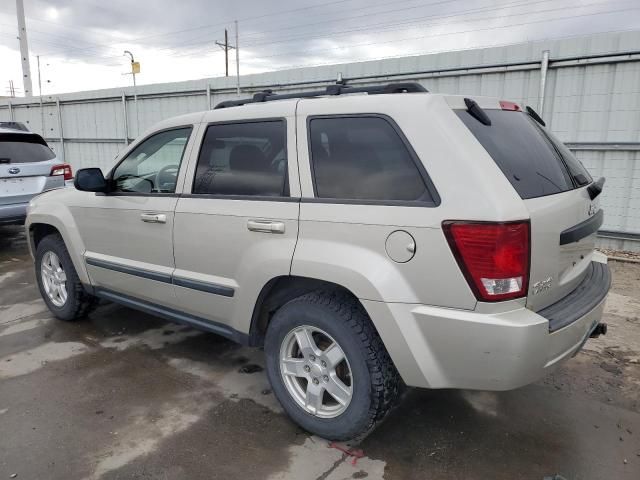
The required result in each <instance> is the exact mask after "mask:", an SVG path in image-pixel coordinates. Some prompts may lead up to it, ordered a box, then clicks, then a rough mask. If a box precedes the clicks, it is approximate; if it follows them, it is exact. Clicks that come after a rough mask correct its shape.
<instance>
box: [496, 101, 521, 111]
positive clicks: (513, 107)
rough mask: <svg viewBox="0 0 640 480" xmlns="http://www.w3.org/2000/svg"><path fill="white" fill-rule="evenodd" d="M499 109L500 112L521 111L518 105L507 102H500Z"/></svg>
mask: <svg viewBox="0 0 640 480" xmlns="http://www.w3.org/2000/svg"><path fill="white" fill-rule="evenodd" d="M500 108H502V110H511V111H513V112H521V111H522V109H521V108H520V105H518V104H517V103H515V102H509V101H508V100H500Z"/></svg>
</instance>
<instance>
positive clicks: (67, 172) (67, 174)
mask: <svg viewBox="0 0 640 480" xmlns="http://www.w3.org/2000/svg"><path fill="white" fill-rule="evenodd" d="M54 175H64V179H65V180H73V171H72V170H71V165H69V164H68V163H61V164H60V165H54V166H53V167H51V176H54Z"/></svg>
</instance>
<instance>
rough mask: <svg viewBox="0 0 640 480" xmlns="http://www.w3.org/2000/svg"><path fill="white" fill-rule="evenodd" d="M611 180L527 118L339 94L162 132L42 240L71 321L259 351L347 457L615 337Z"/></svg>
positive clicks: (71, 195) (300, 414) (48, 210)
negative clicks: (406, 419)
mask: <svg viewBox="0 0 640 480" xmlns="http://www.w3.org/2000/svg"><path fill="white" fill-rule="evenodd" d="M603 182H604V180H603V179H601V180H599V181H593V180H592V178H591V177H590V176H589V174H588V173H587V171H586V170H585V169H584V167H583V166H582V165H581V164H580V163H579V162H578V161H577V160H576V159H575V158H574V157H573V155H572V154H571V153H570V152H569V151H568V150H567V148H566V147H565V146H564V145H563V144H562V143H561V142H559V141H558V140H557V139H556V138H555V137H554V136H553V135H552V134H551V133H550V132H548V131H547V130H546V129H545V128H544V122H543V121H542V119H540V117H539V116H538V115H537V114H536V113H535V112H534V111H533V110H531V109H530V108H526V109H525V110H524V111H523V110H522V109H521V107H520V106H518V105H516V104H514V103H512V102H506V101H500V100H497V99H493V98H486V97H475V96H474V97H473V98H465V97H463V96H449V95H438V94H430V93H427V92H426V90H424V88H422V87H421V86H420V85H417V84H390V85H386V86H374V87H348V86H343V85H335V86H330V87H328V88H327V89H326V90H322V91H317V92H305V93H301V94H284V95H282V94H281V95H277V94H272V93H270V92H264V93H259V94H256V95H255V96H254V97H253V98H252V99H247V100H238V101H231V102H224V103H222V104H220V105H218V106H217V107H216V108H215V109H214V110H212V111H207V112H201V113H194V114H189V115H184V116H180V117H177V118H173V119H170V120H166V121H164V122H162V123H160V124H158V125H156V126H155V127H154V128H152V129H151V130H150V131H148V132H147V133H146V134H145V135H143V136H141V137H140V138H139V139H138V140H137V141H136V142H135V143H134V144H133V145H131V146H130V147H129V148H128V149H127V151H125V152H124V153H123V154H122V155H121V156H120V157H119V158H118V159H117V161H116V163H115V165H114V166H113V168H112V169H111V170H110V171H109V172H108V173H107V174H106V175H105V176H103V173H102V172H101V171H100V170H99V169H84V170H80V171H78V172H77V175H76V179H75V185H76V189H75V190H72V189H63V190H57V191H53V192H49V193H45V194H43V195H40V196H39V197H37V198H36V199H35V200H33V201H32V202H31V204H30V207H29V215H28V218H27V225H26V228H27V231H28V235H29V238H30V245H31V249H32V252H33V255H34V257H35V264H36V272H37V279H38V284H39V287H40V290H41V292H42V297H43V298H44V301H45V302H46V303H47V305H48V306H49V308H50V309H51V311H52V312H53V314H54V315H55V316H57V317H58V318H60V319H62V320H76V319H78V318H80V317H82V316H84V315H86V314H87V313H88V312H89V311H90V310H91V309H92V308H93V307H94V306H95V304H96V298H103V299H107V300H111V301H114V302H119V303H121V304H123V305H126V306H129V307H132V308H136V309H139V310H143V311H146V312H149V313H152V314H155V315H158V316H162V317H165V318H167V319H170V320H172V321H175V322H182V323H185V324H188V325H192V326H195V327H196V328H200V329H203V330H207V331H210V332H214V333H216V334H219V335H223V336H226V337H229V338H231V339H233V340H235V341H237V342H240V343H243V344H247V345H251V346H256V347H261V346H262V347H264V351H265V356H266V366H267V374H268V377H269V380H270V382H271V384H272V386H273V392H274V393H275V395H276V396H277V398H278V399H279V401H280V402H281V403H282V406H283V407H284V409H285V410H286V412H287V413H288V414H289V415H290V416H291V417H292V418H293V420H295V421H296V422H297V423H298V424H300V425H301V426H302V427H304V428H305V429H307V430H308V431H311V432H313V433H315V434H318V435H321V436H323V437H326V438H330V439H342V440H344V439H349V438H354V437H358V436H360V435H362V434H364V433H366V432H367V431H369V430H370V429H371V428H373V426H374V425H375V424H376V423H377V422H378V421H379V420H381V419H382V418H383V417H384V415H385V413H386V412H387V411H388V410H389V409H390V408H391V406H392V405H393V404H394V400H395V399H396V398H397V396H398V394H399V392H400V391H401V389H402V387H403V386H404V385H409V386H413V387H423V388H466V389H483V390H507V389H513V388H517V387H519V386H522V385H525V384H528V383H530V382H533V381H535V380H537V379H539V378H540V377H542V376H543V375H545V374H547V373H548V372H550V371H551V370H553V369H554V368H555V367H557V366H558V365H559V364H560V363H561V362H562V361H564V360H567V359H568V358H570V357H571V356H573V355H575V354H576V352H577V351H578V350H579V349H580V348H581V347H582V345H583V344H584V343H585V341H587V339H588V338H589V337H590V336H597V335H599V334H602V333H605V330H606V325H605V324H602V323H600V319H601V315H602V311H603V307H604V302H605V297H606V295H607V292H608V290H609V286H610V274H609V270H608V267H607V264H606V257H605V256H604V255H602V254H600V253H598V252H596V251H595V249H594V242H595V234H596V231H597V230H598V228H599V227H600V225H601V224H602V218H603V213H602V210H601V209H600V207H599V202H598V201H599V198H598V194H599V193H600V191H601V190H602V185H603Z"/></svg>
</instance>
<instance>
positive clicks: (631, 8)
mask: <svg viewBox="0 0 640 480" xmlns="http://www.w3.org/2000/svg"><path fill="white" fill-rule="evenodd" d="M631 10H640V7H630V8H625V9H620V10H607V11H603V12H594V13H587V14H582V15H570V16H566V17H556V18H551V19H542V20H537V21H531V22H522V23H513V24H509V25H502V26H498V27H487V28H476V29H471V30H464V31H459V32H450V33H437V34H431V35H420V36H417V37H407V38H403V39H397V40H390V41H387V42H372V43H370V45H374V44H376V45H377V44H381V43H392V42H396V41H406V40H412V39H422V38H432V37H440V36H447V35H460V34H465V33H475V32H480V31H492V30H498V29H505V28H513V27H519V26H524V25H532V24H537V23H544V22H554V21H561V20H573V19H574V18H582V17H590V16H595V15H610V14H614V13H620V12H626V11H631ZM630 30H635V29H630ZM620 31H627V30H620ZM574 36H576V37H578V36H581V35H574ZM510 44H511V43H506V44H505V45H510ZM477 48H478V47H477V46H474V47H473V48H469V49H464V50H473V49H477ZM442 51H447V52H448V51H454V50H450V49H445V50H442ZM428 53H432V52H428ZM423 54H425V52H412V53H410V54H407V53H406V52H403V53H402V54H399V55H392V56H388V57H376V58H367V59H366V60H352V62H353V61H375V60H383V59H390V58H402V57H407V56H415V55H423ZM261 58H266V57H262V56H261ZM325 65H335V62H328V63H320V64H313V65H309V64H298V65H291V64H289V65H287V64H285V65H279V66H278V69H282V68H298V67H318V66H325Z"/></svg>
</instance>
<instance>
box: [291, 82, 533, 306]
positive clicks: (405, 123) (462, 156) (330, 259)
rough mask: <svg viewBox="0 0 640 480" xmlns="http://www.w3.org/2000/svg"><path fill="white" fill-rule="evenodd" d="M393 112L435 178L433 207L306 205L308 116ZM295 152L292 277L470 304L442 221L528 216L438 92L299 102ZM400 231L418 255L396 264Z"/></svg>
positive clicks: (388, 295)
mask: <svg viewBox="0 0 640 480" xmlns="http://www.w3.org/2000/svg"><path fill="white" fill-rule="evenodd" d="M367 113H371V114H383V115H387V116H389V117H391V118H392V119H393V120H394V121H395V123H396V124H397V125H398V127H399V128H400V129H401V131H402V132H403V134H404V136H405V137H406V138H407V140H408V142H409V143H410V144H411V146H412V147H413V149H414V150H415V152H416V154H417V156H418V157H419V159H420V161H421V162H422V164H423V165H424V167H425V169H426V171H427V172H428V174H429V176H430V178H431V180H432V181H433V183H434V185H435V187H436V189H437V191H438V194H439V196H440V199H441V203H440V204H439V205H438V206H436V207H407V206H388V205H354V204H340V203H330V202H327V203H322V202H320V203H317V202H319V200H314V203H310V202H305V198H313V197H314V190H313V183H312V178H311V169H310V166H309V146H308V143H307V136H306V134H302V132H306V128H307V127H306V123H307V122H306V120H307V117H308V116H315V115H332V114H367ZM297 114H298V115H297V116H298V119H297V124H298V159H299V164H300V165H299V168H300V181H301V188H302V197H303V202H302V204H301V208H300V236H299V240H298V244H297V246H296V251H295V255H294V259H293V264H292V274H294V275H301V276H308V277H313V278H321V279H327V280H330V281H333V282H336V283H341V284H342V285H344V286H345V287H346V288H349V289H351V291H353V292H354V294H355V295H356V296H358V297H359V298H362V299H368V300H377V301H385V302H404V303H423V304H429V305H437V306H444V307H453V308H462V309H474V308H475V306H476V303H477V302H476V299H475V296H474V295H473V293H472V292H471V290H470V288H469V286H468V284H467V282H466V280H465V278H464V277H463V275H462V273H461V271H460V269H459V267H458V265H457V263H456V261H455V259H454V257H453V255H452V253H451V250H450V248H449V246H448V244H447V242H446V239H445V237H444V234H443V231H442V226H441V225H442V222H443V221H444V220H489V221H509V220H521V219H528V218H529V214H528V212H527V210H526V209H525V208H524V206H523V203H522V200H521V199H520V198H519V197H518V196H517V195H516V193H515V191H514V190H513V188H512V187H511V185H510V184H509V182H508V181H507V180H506V179H505V178H504V175H503V174H502V172H500V170H499V169H498V167H497V166H496V165H495V162H494V161H493V160H492V159H491V158H490V157H489V156H488V154H487V153H486V151H485V150H484V149H483V148H481V147H480V146H479V145H478V143H477V141H476V140H475V138H474V137H473V135H472V134H471V133H470V132H469V131H468V129H467V128H466V127H465V126H464V125H463V124H462V122H461V121H460V120H459V119H458V117H457V116H456V115H455V113H454V112H453V111H452V110H451V107H450V106H449V105H448V104H447V103H446V101H445V100H444V98H443V97H441V96H437V95H430V94H395V95H376V97H375V102H374V101H372V99H371V98H370V97H369V98H367V96H351V97H349V98H337V99H322V100H301V101H300V102H299V104H298V112H297ZM395 230H406V231H407V232H409V233H410V234H411V235H412V236H413V237H414V238H415V240H416V254H415V256H414V258H413V259H412V260H410V261H408V262H406V263H396V262H394V261H393V260H391V259H390V258H389V256H388V255H387V253H386V250H385V240H386V238H387V236H388V235H389V234H390V233H391V232H393V231H395Z"/></svg>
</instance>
